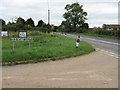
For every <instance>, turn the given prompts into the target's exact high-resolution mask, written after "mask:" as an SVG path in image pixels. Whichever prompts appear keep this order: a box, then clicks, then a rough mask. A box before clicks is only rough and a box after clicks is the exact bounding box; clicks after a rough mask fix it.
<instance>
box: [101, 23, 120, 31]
mask: <svg viewBox="0 0 120 90" xmlns="http://www.w3.org/2000/svg"><path fill="white" fill-rule="evenodd" d="M103 29H107V30H120V24H103Z"/></svg>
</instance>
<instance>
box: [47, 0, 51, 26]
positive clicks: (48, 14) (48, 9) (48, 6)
mask: <svg viewBox="0 0 120 90" xmlns="http://www.w3.org/2000/svg"><path fill="white" fill-rule="evenodd" d="M47 3H48V24H50V8H49V0H47Z"/></svg>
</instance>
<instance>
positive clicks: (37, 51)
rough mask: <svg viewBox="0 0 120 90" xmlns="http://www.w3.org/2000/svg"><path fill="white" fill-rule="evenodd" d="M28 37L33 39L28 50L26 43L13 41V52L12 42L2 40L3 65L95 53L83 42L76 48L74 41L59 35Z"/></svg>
mask: <svg viewBox="0 0 120 90" xmlns="http://www.w3.org/2000/svg"><path fill="white" fill-rule="evenodd" d="M29 37H30V38H34V39H35V40H34V41H30V45H31V47H30V48H29V42H28V41H14V43H15V49H14V50H12V43H13V42H12V41H10V40H9V39H8V38H3V39H2V62H3V65H11V64H22V63H36V62H43V61H49V60H53V61H54V60H57V59H63V58H68V57H75V56H80V55H83V54H88V53H90V52H93V51H95V49H94V48H93V47H92V45H90V44H89V43H86V42H84V41H81V42H80V47H79V48H76V47H75V42H76V40H75V39H73V38H69V37H64V36H60V35H51V34H40V35H37V36H29Z"/></svg>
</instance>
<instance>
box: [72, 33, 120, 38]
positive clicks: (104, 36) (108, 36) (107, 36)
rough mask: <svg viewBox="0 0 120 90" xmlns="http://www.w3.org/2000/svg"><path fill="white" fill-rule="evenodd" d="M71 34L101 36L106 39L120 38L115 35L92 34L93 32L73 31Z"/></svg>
mask: <svg viewBox="0 0 120 90" xmlns="http://www.w3.org/2000/svg"><path fill="white" fill-rule="evenodd" d="M72 34H81V35H86V36H93V37H101V38H107V39H120V37H117V36H110V35H98V34H93V33H76V32H73V33H72Z"/></svg>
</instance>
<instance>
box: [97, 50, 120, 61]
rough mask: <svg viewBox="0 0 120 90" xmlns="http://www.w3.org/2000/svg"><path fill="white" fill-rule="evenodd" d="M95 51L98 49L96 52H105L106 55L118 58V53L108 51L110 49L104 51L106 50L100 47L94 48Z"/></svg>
mask: <svg viewBox="0 0 120 90" xmlns="http://www.w3.org/2000/svg"><path fill="white" fill-rule="evenodd" d="M96 51H98V52H100V53H104V54H106V55H108V56H112V57H115V58H117V59H118V57H119V56H118V54H115V53H113V52H110V51H106V50H103V49H100V48H96Z"/></svg>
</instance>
